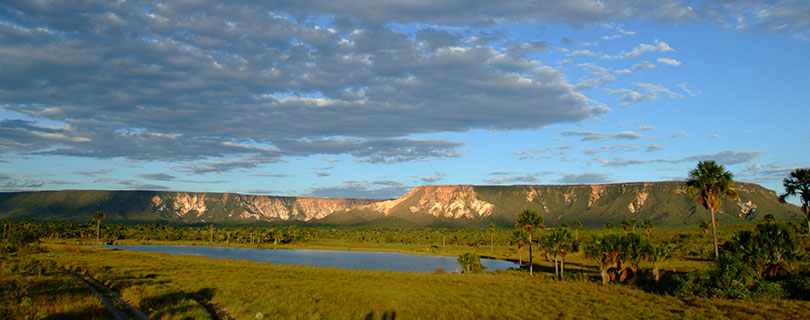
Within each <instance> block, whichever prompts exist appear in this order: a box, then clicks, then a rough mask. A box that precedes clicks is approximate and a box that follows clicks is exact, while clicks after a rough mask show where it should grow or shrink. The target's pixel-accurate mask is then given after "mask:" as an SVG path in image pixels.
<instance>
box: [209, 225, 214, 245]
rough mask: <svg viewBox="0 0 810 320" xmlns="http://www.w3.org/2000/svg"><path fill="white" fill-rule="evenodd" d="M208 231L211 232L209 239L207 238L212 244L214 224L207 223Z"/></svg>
mask: <svg viewBox="0 0 810 320" xmlns="http://www.w3.org/2000/svg"><path fill="white" fill-rule="evenodd" d="M208 231H210V232H211V239H210V240H209V242H210V243H211V244H214V225H213V224H209V225H208Z"/></svg>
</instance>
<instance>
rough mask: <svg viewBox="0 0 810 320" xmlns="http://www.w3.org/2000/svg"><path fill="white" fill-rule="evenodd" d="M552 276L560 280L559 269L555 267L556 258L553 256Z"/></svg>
mask: <svg viewBox="0 0 810 320" xmlns="http://www.w3.org/2000/svg"><path fill="white" fill-rule="evenodd" d="M554 276H555V277H556V278H557V279H559V278H560V269H559V268H558V267H557V256H554Z"/></svg>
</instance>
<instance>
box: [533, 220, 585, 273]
mask: <svg viewBox="0 0 810 320" xmlns="http://www.w3.org/2000/svg"><path fill="white" fill-rule="evenodd" d="M541 242H542V246H543V250H544V251H545V252H547V253H550V254H551V255H552V256H553V257H554V275H555V276H556V277H557V278H563V277H565V258H566V257H567V256H568V253H569V252H576V251H577V250H578V245H577V242H576V241H575V240H574V237H573V236H572V235H571V229H569V228H558V229H554V230H553V231H551V232H550V233H548V234H546V235H545V236H544V237H543V239H542V240H541ZM558 264H559V268H558Z"/></svg>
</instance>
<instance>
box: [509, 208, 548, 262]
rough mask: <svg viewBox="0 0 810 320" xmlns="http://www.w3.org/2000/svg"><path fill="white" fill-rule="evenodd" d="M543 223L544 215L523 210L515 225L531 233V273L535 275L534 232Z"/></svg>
mask: <svg viewBox="0 0 810 320" xmlns="http://www.w3.org/2000/svg"><path fill="white" fill-rule="evenodd" d="M542 225H543V217H541V216H540V215H539V214H537V212H536V211H533V210H529V209H526V210H523V212H521V213H520V215H518V217H517V223H516V224H515V227H516V228H518V229H523V230H524V231H526V233H528V234H529V275H534V259H532V242H533V241H532V232H534V229H535V228H537V227H540V226H542Z"/></svg>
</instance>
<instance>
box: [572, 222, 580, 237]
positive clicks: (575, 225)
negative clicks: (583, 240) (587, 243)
mask: <svg viewBox="0 0 810 320" xmlns="http://www.w3.org/2000/svg"><path fill="white" fill-rule="evenodd" d="M571 227H573V228H574V240H579V228H582V222H580V221H579V219H575V220H574V221H573V222H571Z"/></svg>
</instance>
